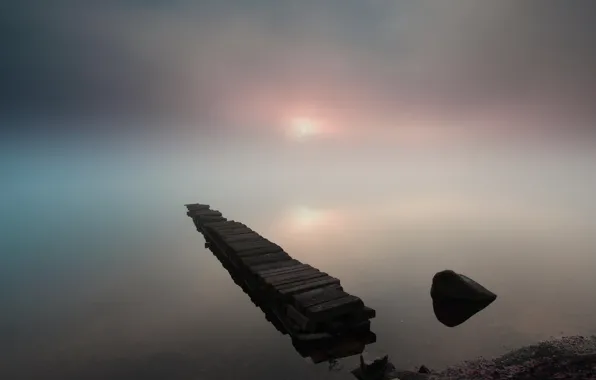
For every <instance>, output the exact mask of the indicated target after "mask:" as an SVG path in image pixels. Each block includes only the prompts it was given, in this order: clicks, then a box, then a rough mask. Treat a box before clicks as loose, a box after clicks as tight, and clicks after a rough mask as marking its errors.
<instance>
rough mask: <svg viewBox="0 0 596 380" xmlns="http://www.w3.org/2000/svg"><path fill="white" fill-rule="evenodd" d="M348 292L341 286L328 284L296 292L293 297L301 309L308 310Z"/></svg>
mask: <svg viewBox="0 0 596 380" xmlns="http://www.w3.org/2000/svg"><path fill="white" fill-rule="evenodd" d="M347 294H348V293H346V292H344V291H343V290H342V289H341V288H340V287H337V286H327V287H324V288H319V289H314V290H311V291H308V292H304V293H301V294H296V295H295V296H293V297H292V298H293V302H294V304H295V305H296V307H298V309H299V310H306V309H308V308H309V307H311V306H314V305H318V304H320V303H324V302H328V301H333V300H335V299H338V298H342V297H345V296H346V295H347Z"/></svg>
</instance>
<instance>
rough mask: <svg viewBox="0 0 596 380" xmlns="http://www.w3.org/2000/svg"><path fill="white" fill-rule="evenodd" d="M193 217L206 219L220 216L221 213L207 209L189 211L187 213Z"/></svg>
mask: <svg viewBox="0 0 596 380" xmlns="http://www.w3.org/2000/svg"><path fill="white" fill-rule="evenodd" d="M189 212H190V213H191V214H192V215H193V216H196V217H200V218H203V217H207V216H222V215H221V212H219V211H217V210H209V209H200V210H190V211H189Z"/></svg>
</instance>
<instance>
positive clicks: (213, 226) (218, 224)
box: [203, 220, 230, 229]
mask: <svg viewBox="0 0 596 380" xmlns="http://www.w3.org/2000/svg"><path fill="white" fill-rule="evenodd" d="M228 223H230V221H228V220H224V221H223V222H208V223H203V226H204V227H208V228H211V229H213V228H217V227H219V226H224V225H226V224H228Z"/></svg>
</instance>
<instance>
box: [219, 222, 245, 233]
mask: <svg viewBox="0 0 596 380" xmlns="http://www.w3.org/2000/svg"><path fill="white" fill-rule="evenodd" d="M234 228H247V227H246V226H245V225H244V224H242V223H238V222H234V221H233V220H228V222H227V223H226V224H222V225H217V226H213V227H212V229H213V230H214V231H218V232H220V231H225V230H229V229H234Z"/></svg>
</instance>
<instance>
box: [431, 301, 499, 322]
mask: <svg viewBox="0 0 596 380" xmlns="http://www.w3.org/2000/svg"><path fill="white" fill-rule="evenodd" d="M491 303H492V301H483V302H482V301H460V300H454V299H443V300H441V299H439V298H434V299H433V311H434V312H435V317H437V319H438V320H439V322H441V323H442V324H444V325H445V326H447V327H455V326H459V325H461V324H462V323H464V322H465V321H467V320H468V319H470V318H471V317H472V316H473V315H475V314H476V313H478V312H479V311H481V310H483V309H484V308H486V307H487V306H488V305H490V304H491Z"/></svg>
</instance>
